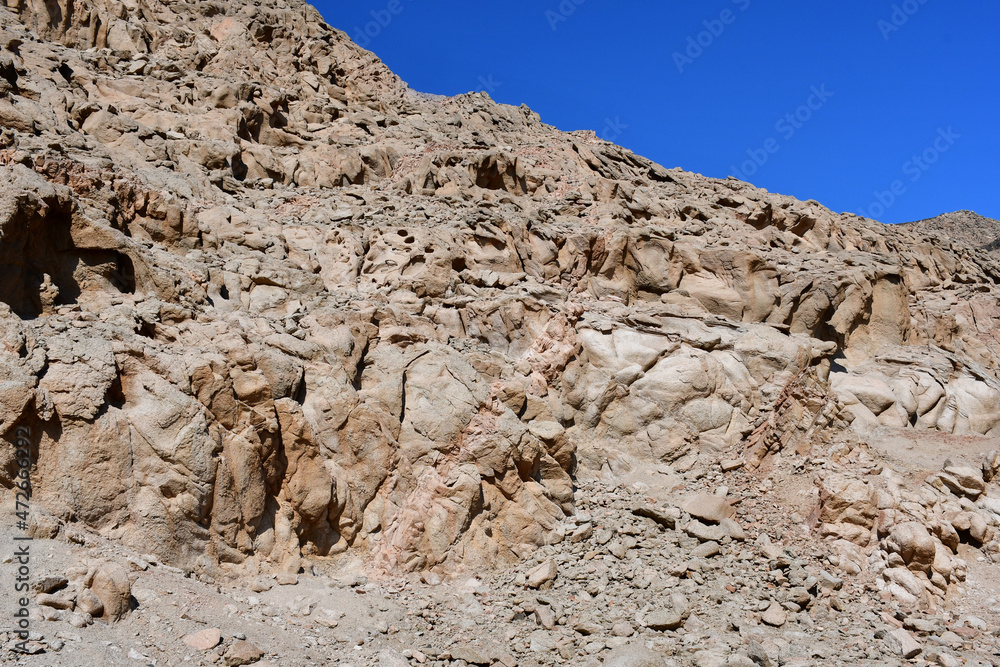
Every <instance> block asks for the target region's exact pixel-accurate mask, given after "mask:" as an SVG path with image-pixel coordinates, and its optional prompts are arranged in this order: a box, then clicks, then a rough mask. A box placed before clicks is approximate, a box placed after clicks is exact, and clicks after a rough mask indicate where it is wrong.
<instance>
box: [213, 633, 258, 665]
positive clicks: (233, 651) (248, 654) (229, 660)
mask: <svg viewBox="0 0 1000 667" xmlns="http://www.w3.org/2000/svg"><path fill="white" fill-rule="evenodd" d="M263 655H264V652H263V651H261V650H260V649H259V648H257V647H256V646H255V645H253V644H252V643H250V642H248V641H246V640H245V639H241V640H239V641H235V642H233V645H232V646H230V647H229V649H228V650H226V653H225V655H223V656H222V659H223V660H225V662H226V665H229V667H235V666H237V665H249V664H252V663H255V662H257V661H258V660H260V659H261V657H263Z"/></svg>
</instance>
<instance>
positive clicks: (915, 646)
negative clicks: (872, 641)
mask: <svg viewBox="0 0 1000 667" xmlns="http://www.w3.org/2000/svg"><path fill="white" fill-rule="evenodd" d="M885 644H886V646H887V647H889V650H890V651H892V652H893V653H895V654H896V655H899V656H902V657H903V658H904V659H906V660H909V659H910V658H915V657H916V656H918V655H920V652H921V651H923V649H922V648H921V647H920V644H919V643H918V642H917V640H916V639H914V638H913V635H911V634H910V633H909V632H907V631H906V630H903V629H902V628H897V629H895V630H892V631H891V632H888V633H886V635H885Z"/></svg>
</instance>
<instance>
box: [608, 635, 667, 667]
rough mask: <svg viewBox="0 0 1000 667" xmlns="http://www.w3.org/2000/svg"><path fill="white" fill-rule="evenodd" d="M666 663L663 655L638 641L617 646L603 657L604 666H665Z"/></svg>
mask: <svg viewBox="0 0 1000 667" xmlns="http://www.w3.org/2000/svg"><path fill="white" fill-rule="evenodd" d="M666 664H667V663H666V661H665V660H664V659H663V656H661V655H660V654H659V653H657V652H655V651H652V650H650V649H648V648H646V646H645V645H644V644H643V643H642V642H640V641H636V642H634V643H630V644H626V645H624V646H619V647H618V648H616V649H614V650H613V651H611V653H609V654H608V657H606V658H605V659H604V667H665V666H666Z"/></svg>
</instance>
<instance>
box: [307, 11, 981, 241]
mask: <svg viewBox="0 0 1000 667" xmlns="http://www.w3.org/2000/svg"><path fill="white" fill-rule="evenodd" d="M316 6H317V8H318V9H319V10H320V12H321V13H322V14H323V16H324V17H325V18H326V20H327V21H328V22H329V23H330V24H331V25H333V26H334V27H336V28H339V29H341V30H343V31H345V32H347V33H348V34H349V35H350V36H351V37H352V38H353V39H354V40H355V41H357V42H359V43H360V44H361V45H363V46H365V48H368V49H370V50H371V51H373V52H374V53H375V54H376V55H378V56H379V57H380V58H381V59H382V60H383V61H384V62H385V63H386V64H388V65H389V67H391V68H392V69H393V70H394V71H395V72H396V73H397V74H398V75H399V76H401V77H402V78H403V79H404V80H405V81H407V82H408V83H409V84H410V86H411V87H412V88H414V89H416V90H420V91H424V92H429V93H439V94H445V95H455V94H460V93H465V92H469V91H472V90H486V91H487V92H489V93H490V95H491V96H492V97H493V98H494V99H495V100H497V101H500V102H505V103H508V104H521V103H526V104H528V106H530V107H531V108H532V109H534V110H535V111H537V112H539V113H540V114H541V116H542V120H543V121H545V122H547V123H550V124H552V125H555V126H556V127H558V128H560V129H563V130H577V129H593V130H596V131H597V132H598V134H599V135H601V136H602V137H604V138H606V139H610V140H613V141H615V142H616V143H619V144H622V145H623V146H626V147H628V148H630V149H632V150H634V151H635V152H637V153H640V154H642V155H645V156H647V157H649V158H651V159H653V160H655V161H657V162H659V163H661V164H663V165H665V166H667V167H682V168H684V169H687V170H690V171H696V172H699V173H702V174H705V175H707V176H714V177H720V178H722V177H725V176H728V175H734V176H738V177H741V178H743V179H744V180H748V181H750V182H752V183H754V184H755V185H758V186H760V187H763V188H767V189H768V190H771V191H773V192H781V193H784V194H789V195H794V196H796V197H798V198H800V199H816V200H818V201H820V202H822V203H823V204H825V205H827V206H829V207H830V208H832V209H834V210H836V211H851V212H855V213H858V212H864V213H865V214H867V215H869V216H870V217H874V218H877V219H880V220H882V221H884V222H906V221H909V220H917V219H921V218H926V217H932V216H934V215H937V214H939V213H943V212H945V211H952V210H957V209H971V210H975V211H978V212H979V213H981V214H983V215H986V216H989V217H993V218H998V219H1000V114H998V112H1000V39H998V37H997V29H998V27H1000V3H998V2H995V0H977V1H957V2H956V1H951V2H947V1H946V0H905V1H904V0H897V1H895V2H894V1H892V0H840V1H838V2H809V3H792V2H774V1H773V0H772V1H771V2H765V1H764V0H708V1H702V2H628V1H620V2H610V1H609V0H504V1H503V2H495V1H493V2H489V1H487V2H478V3H471V2H468V0H464V1H462V2H460V1H458V0H435V2H434V3H431V2H428V1H427V0H352V2H343V1H339V2H338V1H333V0H319V1H318V2H317V3H316Z"/></svg>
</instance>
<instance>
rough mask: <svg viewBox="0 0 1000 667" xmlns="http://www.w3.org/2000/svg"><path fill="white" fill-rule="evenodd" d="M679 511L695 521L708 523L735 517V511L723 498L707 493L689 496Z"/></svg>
mask: <svg viewBox="0 0 1000 667" xmlns="http://www.w3.org/2000/svg"><path fill="white" fill-rule="evenodd" d="M681 509H682V510H684V511H685V512H687V513H688V514H690V515H691V516H693V517H695V518H696V519H701V520H702V521H708V522H710V523H719V522H720V521H722V520H723V519H731V518H733V517H734V516H736V511H735V510H734V509H733V507H732V506H731V505H730V504H729V503H728V502H727V501H726V499H725V498H720V497H719V496H714V495H709V494H707V493H700V494H698V495H695V496H691V497H690V498H688V499H687V500H685V501H684V503H683V504H682V505H681Z"/></svg>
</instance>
